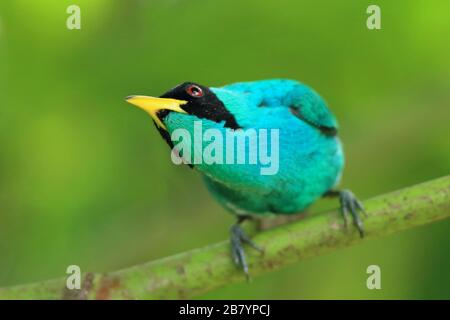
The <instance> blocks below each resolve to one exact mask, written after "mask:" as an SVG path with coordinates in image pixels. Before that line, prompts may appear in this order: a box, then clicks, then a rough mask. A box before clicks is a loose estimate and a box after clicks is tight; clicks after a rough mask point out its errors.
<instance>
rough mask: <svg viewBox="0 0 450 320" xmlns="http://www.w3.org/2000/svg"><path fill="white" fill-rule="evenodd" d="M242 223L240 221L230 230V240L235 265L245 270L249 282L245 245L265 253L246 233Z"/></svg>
mask: <svg viewBox="0 0 450 320" xmlns="http://www.w3.org/2000/svg"><path fill="white" fill-rule="evenodd" d="M240 223H241V221H238V222H237V223H235V224H234V225H232V226H231V228H230V240H231V254H232V256H233V260H234V263H235V264H236V265H237V266H238V267H239V268H241V269H242V270H244V272H245V275H246V277H247V280H248V279H249V273H248V265H247V261H246V259H245V252H244V248H243V244H244V243H246V244H248V245H249V246H251V247H252V248H253V249H255V250H257V251H259V252H261V253H262V252H263V249H262V248H260V247H259V246H257V245H256V244H255V243H254V242H253V241H252V240H251V239H250V238H249V237H248V236H247V235H246V234H245V232H244V230H243V229H242V227H241V225H240Z"/></svg>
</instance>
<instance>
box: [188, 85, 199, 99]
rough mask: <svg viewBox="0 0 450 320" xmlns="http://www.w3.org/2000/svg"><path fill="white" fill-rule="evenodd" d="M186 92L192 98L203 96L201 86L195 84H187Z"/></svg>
mask: <svg viewBox="0 0 450 320" xmlns="http://www.w3.org/2000/svg"><path fill="white" fill-rule="evenodd" d="M186 92H187V93H188V94H189V95H190V96H192V97H194V98H199V97H203V90H202V88H200V87H199V86H196V85H195V84H191V85H190V86H188V87H187V88H186Z"/></svg>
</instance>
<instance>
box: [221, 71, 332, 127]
mask: <svg viewBox="0 0 450 320" xmlns="http://www.w3.org/2000/svg"><path fill="white" fill-rule="evenodd" d="M225 88H226V89H228V90H233V91H235V92H240V93H243V94H245V95H247V96H248V99H249V101H250V102H251V103H252V104H254V105H256V106H258V107H279V106H283V107H286V108H289V109H290V110H291V112H292V114H293V115H295V116H296V117H298V118H299V119H301V120H303V121H305V122H307V123H309V124H311V125H312V126H315V127H316V128H318V129H319V130H321V131H322V132H323V133H325V134H329V135H335V134H336V133H337V129H338V123H337V120H336V118H335V117H334V115H333V114H332V113H331V111H330V110H329V109H328V106H327V104H326V102H325V101H324V100H323V99H322V97H321V96H320V95H319V94H318V93H317V92H315V91H314V90H313V89H312V88H310V87H308V86H306V85H304V84H302V83H300V82H298V81H294V80H284V79H280V80H278V79H276V80H263V81H255V82H242V83H235V84H231V85H228V86H226V87H225Z"/></svg>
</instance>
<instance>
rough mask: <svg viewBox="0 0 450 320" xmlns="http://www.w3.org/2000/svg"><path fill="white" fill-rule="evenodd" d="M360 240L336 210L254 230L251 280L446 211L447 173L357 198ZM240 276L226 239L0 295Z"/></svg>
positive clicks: (57, 295)
mask: <svg viewBox="0 0 450 320" xmlns="http://www.w3.org/2000/svg"><path fill="white" fill-rule="evenodd" d="M364 205H365V208H366V211H367V213H368V217H367V218H366V219H365V221H364V223H365V230H366V237H365V238H364V239H360V237H359V235H358V232H357V230H356V228H354V227H353V226H351V227H349V229H348V230H346V229H345V228H344V224H343V219H342V217H341V214H340V212H339V211H338V210H335V211H330V212H327V213H323V214H316V215H311V216H308V217H307V218H305V219H302V220H300V221H297V222H294V223H290V224H287V225H283V226H279V227H276V228H274V229H271V230H268V231H264V232H261V233H259V234H257V235H256V236H255V237H254V238H253V240H254V241H255V242H256V243H257V244H258V245H260V246H262V247H263V248H265V252H264V255H260V254H259V253H257V252H256V251H254V250H251V249H248V250H247V257H248V261H249V267H250V272H251V275H252V277H254V276H257V275H259V274H262V273H266V272H270V271H273V270H276V269H280V268H282V267H284V266H286V265H289V264H292V263H295V262H298V261H301V260H304V259H306V258H310V257H314V256H318V255H322V254H324V253H327V252H330V251H333V250H336V249H338V248H342V247H347V246H349V245H352V244H355V243H359V242H361V241H365V239H366V238H367V239H369V238H380V237H382V236H384V235H387V234H391V233H395V232H398V231H401V230H404V229H409V228H412V227H416V226H420V225H424V224H427V223H430V222H433V221H437V220H442V219H445V218H448V217H449V216H450V176H446V177H442V178H439V179H436V180H432V181H429V182H425V183H422V184H418V185H415V186H411V187H408V188H405V189H402V190H398V191H395V192H392V193H388V194H384V195H381V196H378V197H375V198H372V199H369V200H366V201H364ZM239 281H245V276H244V274H243V272H242V271H240V270H239V269H237V268H236V267H235V265H234V264H233V262H232V260H231V256H230V246H229V242H228V241H225V242H221V243H217V244H213V245H210V246H207V247H204V248H200V249H195V250H191V251H188V252H184V253H180V254H177V255H174V256H171V257H167V258H163V259H160V260H156V261H152V262H148V263H144V264H141V265H137V266H133V267H130V268H126V269H123V270H119V271H115V272H111V273H108V274H94V273H87V274H85V275H84V280H83V285H82V289H80V290H68V289H65V283H66V280H65V278H61V279H55V280H49V281H43V282H39V283H34V284H28V285H21V286H15V287H7V288H2V289H0V299H169V298H171V299H178V298H191V297H193V296H196V295H199V294H202V293H205V292H208V291H211V290H214V289H216V288H219V287H222V286H225V285H227V284H230V283H235V282H239Z"/></svg>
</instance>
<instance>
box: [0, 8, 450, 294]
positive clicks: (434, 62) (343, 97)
mask: <svg viewBox="0 0 450 320" xmlns="http://www.w3.org/2000/svg"><path fill="white" fill-rule="evenodd" d="M374 3H375V4H378V5H379V6H380V7H381V13H382V30H379V31H370V30H368V29H367V28H366V18H367V14H366V8H367V6H368V5H369V4H374ZM70 4H78V5H79V6H80V7H81V27H82V29H81V30H68V29H67V28H66V19H67V17H68V14H67V13H66V8H67V7H68V6H69V5H70ZM449 34H450V2H449V1H448V0H442V1H425V0H423V1H407V0H402V1H395V2H394V1H381V0H377V1H350V0H346V1H332V0H329V1H324V0H320V1H299V0H277V1H259V0H251V1H239V2H238V1H236V2H234V1H229V0H220V1H206V0H193V1H182V0H178V1H176V0H170V1H169V0H166V1H162V0H160V1H157V0H155V1H138V0H134V1H131V0H122V1H118V0H116V1H112V0H96V1H92V0H83V1H82V0H73V1H54V0H51V1H50V0H46V1H44V0H40V1H34V0H28V1H25V0H2V1H1V3H0V147H1V149H0V286H7V285H14V284H19V283H26V282H31V281H37V280H41V279H47V278H52V277H56V276H62V275H64V274H65V269H66V267H67V266H68V265H69V264H77V265H79V266H80V267H81V269H82V270H83V271H109V270H115V269H118V268H123V267H126V266H130V265H133V264H137V263H140V262H144V261H148V260H152V259H158V258H161V257H164V256H168V255H171V254H174V253H177V252H182V251H185V250H189V249H192V248H196V247H200V246H204V245H207V244H210V243H213V242H216V241H219V240H223V239H225V238H226V237H227V236H228V228H229V226H230V225H231V223H232V222H233V221H234V219H233V217H232V216H231V215H229V214H228V213H227V212H226V211H225V210H224V209H222V208H221V207H219V205H218V204H216V203H215V202H214V200H213V199H212V198H211V197H210V196H209V195H208V193H207V191H206V189H205V187H204V186H203V184H202V181H201V179H200V176H199V175H197V174H196V173H195V172H194V171H193V170H189V169H188V168H187V167H178V166H175V165H173V164H172V162H171V161H170V155H169V149H168V148H167V145H166V144H165V142H164V141H163V140H162V139H161V138H160V136H159V134H158V133H157V132H156V130H155V129H154V126H153V124H152V123H151V119H150V117H148V116H147V115H146V114H145V113H143V112H142V111H140V110H138V109H137V108H133V107H131V106H130V105H128V104H126V103H125V102H124V100H123V98H124V97H125V96H127V95H129V94H148V95H159V94H161V93H162V92H164V91H165V90H167V89H168V88H171V87H173V86H174V85H176V84H178V83H180V82H182V81H186V80H190V81H196V82H199V83H202V84H205V85H211V86H220V85H224V84H228V83H232V82H236V81H246V80H257V79H265V78H273V77H287V78H294V79H298V80H301V81H303V82H305V83H307V84H309V85H311V86H312V87H314V88H315V89H316V90H317V91H318V92H320V93H321V94H322V95H323V96H324V97H325V98H326V100H327V101H328V103H329V105H330V106H331V108H332V110H333V112H334V113H335V114H336V115H337V117H338V119H339V121H340V125H341V137H342V139H343V141H344V144H345V149H346V155H347V164H346V170H345V174H344V178H343V182H342V185H343V186H344V187H348V188H351V189H352V190H354V191H355V192H356V193H357V194H358V195H359V196H360V197H361V198H363V199H364V198H367V197H371V196H374V195H377V194H381V193H385V192H388V191H391V190H395V189H398V188H401V187H405V186H408V185H411V184H415V183H419V182H422V181H425V180H429V179H433V178H436V177H440V176H443V175H446V174H449V173H450V142H449V137H450V42H449V41H448V36H449ZM174 195H175V196H174ZM174 199H176V200H175V201H174ZM336 206H337V203H335V202H329V201H322V202H321V203H320V204H318V205H316V206H315V210H325V209H327V208H330V207H336ZM449 228H450V221H443V222H439V223H436V224H432V225H429V226H426V227H422V228H418V229H413V230H410V231H406V232H403V233H400V234H396V235H393V236H390V237H387V238H384V239H380V240H372V241H371V240H368V241H365V242H364V243H363V244H362V245H359V246H356V247H352V248H348V249H345V250H340V251H336V252H334V253H333V254H330V255H327V256H323V257H319V258H315V259H312V260H308V261H304V262H301V263H298V264H296V265H294V266H291V267H289V268H287V269H284V270H280V271H277V272H274V273H271V274H267V275H264V276H262V277H258V278H256V279H254V281H253V282H252V283H251V284H247V283H242V284H237V285H232V286H229V287H227V288H223V289H219V290H217V291H215V292H211V293H209V294H206V295H203V296H201V297H200V298H275V299H284V298H300V299H303V298H338V299H340V298H357V299H359V298H375V299H378V298H450V255H449V247H450V232H449ZM370 264H377V265H379V266H380V267H381V270H382V290H378V291H377V290H374V291H370V290H368V289H367V288H366V278H367V275H366V268H367V266H368V265H370Z"/></svg>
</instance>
